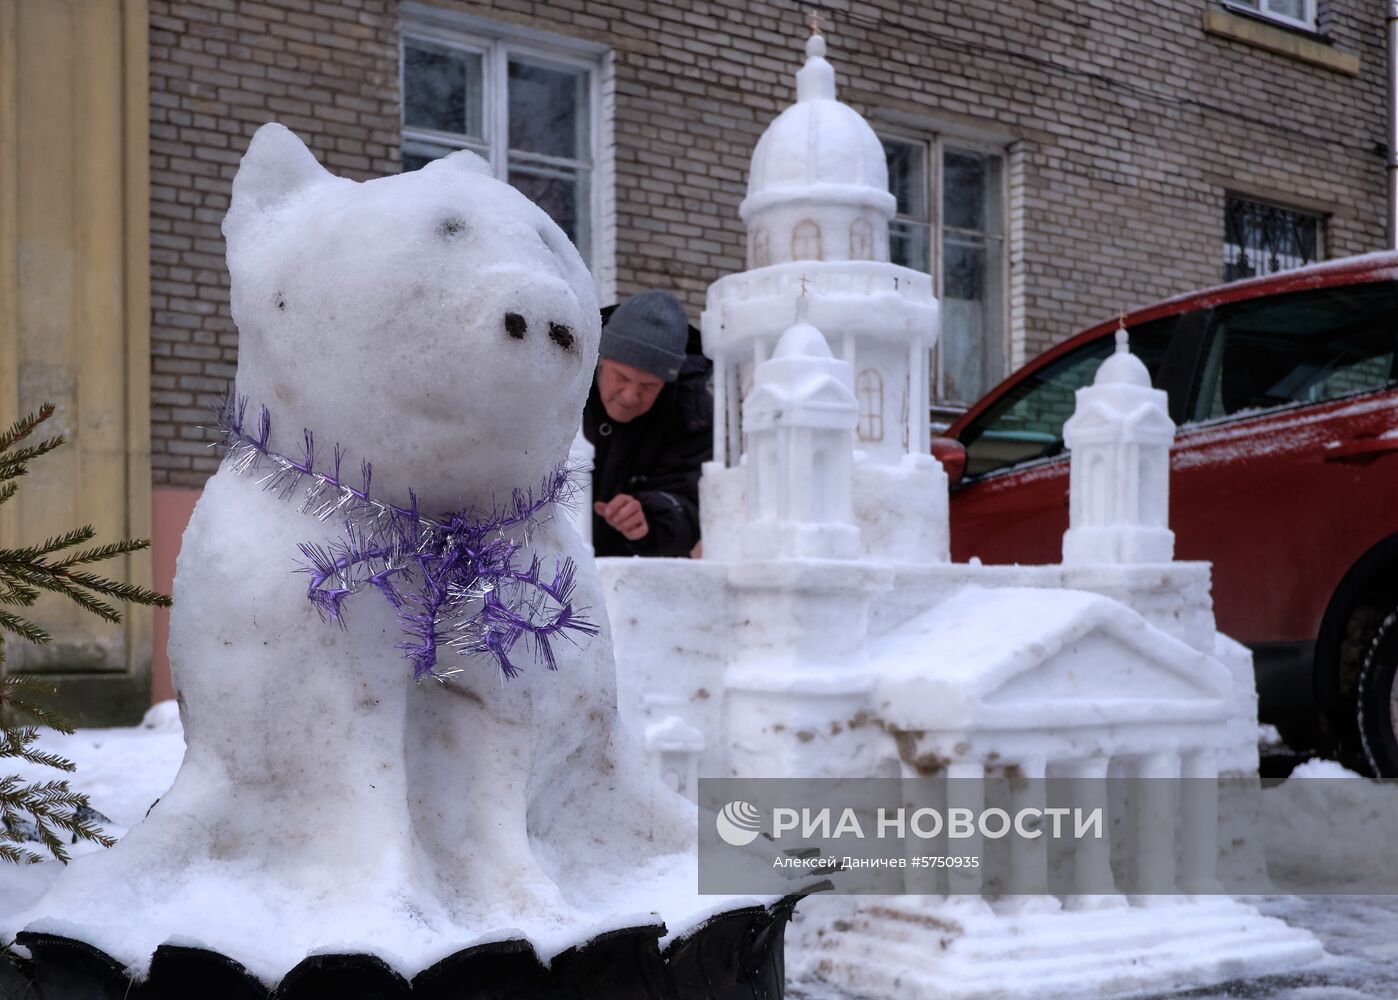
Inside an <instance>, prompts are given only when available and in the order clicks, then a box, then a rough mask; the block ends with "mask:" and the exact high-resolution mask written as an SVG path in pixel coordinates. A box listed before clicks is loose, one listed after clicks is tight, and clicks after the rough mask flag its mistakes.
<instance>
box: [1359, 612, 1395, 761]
mask: <svg viewBox="0 0 1398 1000" xmlns="http://www.w3.org/2000/svg"><path fill="white" fill-rule="evenodd" d="M1358 701H1359V736H1360V739H1361V740H1363V743H1364V756H1365V758H1366V759H1367V760H1368V763H1369V768H1370V770H1371V773H1372V774H1373V775H1374V776H1375V777H1377V778H1398V609H1395V610H1394V611H1392V612H1391V613H1390V614H1389V615H1388V617H1386V618H1384V620H1383V623H1382V624H1380V625H1379V628H1378V631H1377V632H1376V633H1375V634H1374V641H1373V642H1372V643H1371V644H1370V646H1369V651H1368V653H1367V654H1365V657H1364V668H1363V670H1362V672H1361V673H1360V675H1359V698H1358Z"/></svg>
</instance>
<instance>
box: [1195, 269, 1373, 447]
mask: <svg viewBox="0 0 1398 1000" xmlns="http://www.w3.org/2000/svg"><path fill="white" fill-rule="evenodd" d="M1394 291H1395V289H1394V285H1392V284H1391V283H1386V282H1380V283H1374V284H1367V285H1349V286H1342V287H1338V288H1322V289H1317V290H1314V291H1308V292H1297V293H1294V294H1291V295H1275V296H1268V297H1266V298H1261V299H1254V300H1252V301H1250V302H1238V303H1233V304H1232V305H1227V306H1220V307H1219V308H1218V309H1217V310H1216V312H1215V315H1214V320H1213V328H1212V331H1211V334H1210V339H1209V347H1208V352H1207V354H1206V356H1205V361H1204V365H1203V368H1202V369H1201V372H1200V380H1199V392H1198V395H1197V397H1196V403H1195V406H1194V413H1195V419H1198V420H1209V419H1213V418H1217V417H1227V416H1231V415H1233V414H1237V413H1246V412H1251V411H1256V410H1266V409H1271V408H1274V407H1278V406H1290V405H1293V404H1296V403H1318V402H1322V401H1324V400H1327V399H1335V398H1337V397H1339V396H1348V395H1352V394H1353V393H1356V392H1368V391H1372V390H1375V389H1382V388H1384V387H1385V386H1388V385H1391V384H1392V383H1393V355H1394V347H1395V344H1398V296H1395V294H1394Z"/></svg>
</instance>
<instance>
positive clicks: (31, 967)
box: [0, 896, 801, 1000]
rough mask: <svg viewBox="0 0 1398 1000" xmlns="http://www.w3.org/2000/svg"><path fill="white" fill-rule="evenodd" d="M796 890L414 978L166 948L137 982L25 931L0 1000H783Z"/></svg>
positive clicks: (9, 960) (372, 965)
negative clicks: (283, 968) (683, 927)
mask: <svg viewBox="0 0 1398 1000" xmlns="http://www.w3.org/2000/svg"><path fill="white" fill-rule="evenodd" d="M800 898H801V897H800V896H789V897H787V898H785V899H783V900H781V901H780V902H778V903H776V904H774V905H772V906H770V907H762V906H752V907H747V908H744V909H741V910H734V911H731V912H729V913H723V914H720V915H718V916H716V917H713V918H711V919H709V920H707V921H705V922H704V923H703V924H701V925H699V926H698V927H697V928H695V929H694V930H693V931H691V932H690V933H689V934H687V935H685V936H684V937H681V938H677V939H675V940H674V941H672V942H671V943H670V944H669V946H668V947H666V948H665V950H664V951H661V949H660V939H661V937H662V936H664V934H665V926H664V924H660V923H656V924H650V925H645V926H640V927H629V928H625V929H622V930H616V931H610V932H608V933H606V934H600V935H598V936H597V937H595V938H592V939H591V940H589V941H587V942H586V943H584V944H581V945H578V946H577V947H574V948H570V949H568V950H567V951H564V952H562V953H560V954H558V955H555V956H554V959H553V961H552V962H551V963H549V964H548V965H547V966H545V965H544V963H543V962H541V961H540V960H539V957H538V955H537V954H535V952H534V948H533V946H532V945H531V944H530V943H529V942H528V941H524V940H510V941H496V942H492V943H490V944H482V945H477V946H475V947H472V948H466V949H463V950H462V951H459V952H456V953H455V954H453V955H450V956H448V957H447V958H444V959H443V960H442V961H440V962H438V963H437V964H435V965H433V966H431V967H429V968H427V969H424V970H423V971H422V972H420V973H418V975H417V976H415V977H414V978H413V979H412V980H411V981H409V980H407V979H405V978H404V977H403V976H402V975H400V974H399V973H398V972H396V971H395V970H394V969H392V968H391V967H390V966H389V965H388V964H387V963H385V962H384V961H383V960H382V959H380V958H377V957H376V956H373V955H362V954H361V955H313V956H311V957H309V958H307V959H305V961H303V962H301V963H300V964H299V965H297V966H296V967H295V968H294V969H292V970H291V971H290V972H288V973H287V974H286V976H284V977H283V978H282V981H281V983H280V984H278V985H277V986H275V987H274V988H269V987H268V986H267V985H266V984H264V983H261V982H259V981H258V980H257V979H255V978H254V977H253V976H251V975H250V974H249V973H248V972H247V970H246V969H244V968H243V967H242V966H241V965H240V964H238V963H237V962H235V961H234V960H233V959H231V958H228V957H226V956H224V955H220V954H219V953H217V952H214V951H208V950H204V949H200V948H189V947H180V946H174V945H162V946H161V947H160V948H158V949H157V950H156V952H155V955H154V956H153V958H152V959H151V965H150V974H149V975H148V976H147V977H146V979H145V980H143V981H141V982H132V981H131V980H130V979H129V978H128V977H127V975H126V973H125V971H124V970H123V968H122V966H121V963H119V962H117V961H116V960H115V959H113V958H112V957H111V956H109V955H107V954H106V953H104V952H102V951H100V950H99V949H97V948H94V947H93V946H92V945H89V944H86V943H85V942H82V941H75V940H73V939H71V938H65V937H59V936H57V935H53V934H40V933H32V932H28V931H26V932H23V933H21V934H19V935H18V937H17V938H16V942H15V943H16V944H18V945H19V946H21V947H22V948H24V949H26V950H28V952H29V955H30V958H29V959H28V960H19V959H16V958H15V957H13V956H5V955H4V953H3V952H0V1000H21V998H23V1000H188V998H189V997H191V996H198V997H199V998H200V1000H710V998H717V1000H782V997H783V996H784V995H785V979H786V974H785V958H784V954H783V937H784V934H785V931H786V924H787V921H788V920H789V919H790V917H791V914H792V911H793V910H794V909H795V907H796V904H797V902H799V900H800Z"/></svg>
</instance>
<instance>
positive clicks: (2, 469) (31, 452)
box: [0, 434, 63, 480]
mask: <svg viewBox="0 0 1398 1000" xmlns="http://www.w3.org/2000/svg"><path fill="white" fill-rule="evenodd" d="M62 444H63V436H62V435H61V434H60V435H59V436H58V437H51V438H49V439H48V440H46V441H40V442H39V443H38V444H34V445H30V446H29V447H27V448H21V449H19V450H18V451H12V452H10V453H8V454H0V480H6V479H18V478H19V477H20V476H23V475H25V474H26V473H28V471H29V468H28V466H29V463H30V462H32V461H34V459H36V458H40V457H42V456H44V455H47V454H48V453H49V452H51V451H53V450H54V449H55V448H58V447H59V446H60V445H62Z"/></svg>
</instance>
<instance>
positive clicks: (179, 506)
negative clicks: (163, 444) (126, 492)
mask: <svg viewBox="0 0 1398 1000" xmlns="http://www.w3.org/2000/svg"><path fill="white" fill-rule="evenodd" d="M200 493H201V491H200V490H194V489H176V488H173V487H171V488H166V487H160V486H157V487H156V488H155V489H153V490H152V491H151V539H150V550H151V563H152V564H153V567H152V568H153V573H152V578H153V579H154V581H155V589H156V590H158V591H160V592H161V593H164V594H168V593H170V588H171V586H172V585H173V584H174V582H175V559H176V558H177V557H178V556H179V554H180V538H181V537H182V536H183V535H184V529H185V526H186V525H188V524H189V515H190V514H192V513H194V504H195V502H196V501H197V500H198V499H199V494H200ZM169 639H170V612H169V611H168V610H167V609H165V608H156V609H155V634H154V643H153V647H154V656H153V658H152V660H151V702H152V703H155V702H157V701H164V700H165V699H167V698H173V697H175V689H174V687H173V686H172V685H171V683H170V658H169V656H168V655H167V654H166V651H165V645H166V643H167V642H169Z"/></svg>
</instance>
